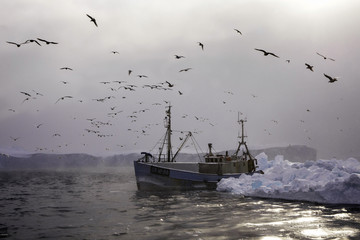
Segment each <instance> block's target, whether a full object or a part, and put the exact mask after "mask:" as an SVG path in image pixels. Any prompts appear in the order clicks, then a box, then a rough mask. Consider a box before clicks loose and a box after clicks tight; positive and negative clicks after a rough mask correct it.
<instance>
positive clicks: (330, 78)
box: [324, 73, 337, 83]
mask: <svg viewBox="0 0 360 240" xmlns="http://www.w3.org/2000/svg"><path fill="white" fill-rule="evenodd" d="M324 76H325V77H326V78H328V79H329V83H333V82H336V81H337V78H335V77H330V76H329V75H326V74H325V73H324Z"/></svg>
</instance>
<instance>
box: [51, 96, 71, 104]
mask: <svg viewBox="0 0 360 240" xmlns="http://www.w3.org/2000/svg"><path fill="white" fill-rule="evenodd" d="M65 98H73V97H72V96H63V97H61V98H59V99H58V100H57V101H56V102H55V103H57V102H58V101H60V100H64V99H65Z"/></svg>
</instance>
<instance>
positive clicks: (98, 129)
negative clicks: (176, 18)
mask: <svg viewBox="0 0 360 240" xmlns="http://www.w3.org/2000/svg"><path fill="white" fill-rule="evenodd" d="M86 16H87V17H88V18H89V19H90V22H91V23H93V24H94V25H95V27H98V22H97V20H96V19H95V18H94V17H92V16H90V15H88V14H86ZM234 30H235V31H236V33H238V34H240V35H241V36H242V35H243V33H242V32H241V31H240V30H238V29H234ZM7 43H8V44H11V45H15V46H16V47H17V48H20V47H21V46H23V45H28V44H36V45H38V46H42V45H41V44H46V45H57V44H59V43H58V42H54V41H48V40H45V39H42V38H36V39H28V40H25V41H23V42H21V43H17V42H14V41H7ZM197 45H198V46H199V47H200V49H201V51H206V49H205V44H204V43H203V42H197ZM254 50H255V51H258V52H261V53H262V54H263V55H264V56H265V57H268V56H272V57H275V58H280V57H279V56H278V55H277V54H275V53H273V52H270V51H267V50H264V49H260V48H254ZM110 53H112V54H114V55H115V54H120V53H119V51H116V50H113V51H110ZM316 54H317V55H319V56H320V57H322V58H323V59H324V60H331V61H335V59H333V58H330V57H327V56H324V55H322V54H320V53H318V52H317V53H316ZM174 58H175V59H176V60H181V59H185V58H186V56H184V55H179V54H174ZM286 61H287V62H288V63H290V60H286ZM305 67H306V69H308V70H310V71H311V72H314V66H313V65H310V64H309V63H305ZM192 69H193V68H192V67H187V68H181V69H179V71H178V72H179V73H182V72H188V71H190V70H192ZM60 70H64V71H74V68H72V67H69V66H64V67H61V68H60ZM127 75H128V76H129V77H131V76H135V77H137V78H139V79H148V78H150V76H148V75H146V74H141V73H139V74H135V75H134V70H132V69H129V70H128V71H127ZM323 75H324V77H326V78H327V79H328V82H329V83H334V82H336V81H337V80H338V79H337V78H335V77H331V76H330V75H328V74H325V73H324V74H323ZM61 83H63V84H64V85H67V84H69V81H61ZM99 84H102V85H104V86H107V87H108V88H107V90H109V91H111V92H112V93H114V94H115V93H116V92H118V91H120V90H124V91H128V92H134V91H137V90H138V89H140V88H143V89H151V90H162V91H173V90H175V89H176V88H175V84H174V83H172V82H170V81H164V82H159V83H153V84H150V83H149V82H144V83H143V84H141V85H139V84H133V83H131V84H129V83H128V81H101V82H99ZM174 92H176V93H177V95H179V96H182V95H183V94H184V91H183V90H181V89H176V90H175V91H174ZM20 93H21V94H23V95H24V96H25V99H24V100H23V101H22V103H25V102H27V101H30V100H32V99H37V98H38V97H43V96H44V94H42V93H40V92H37V91H35V90H32V92H29V91H28V92H26V91H20ZM224 93H226V94H229V95H234V93H233V92H231V91H224ZM251 96H252V97H254V98H256V97H257V95H255V94H251ZM74 98H75V97H74V96H72V95H64V96H60V97H59V98H57V100H56V101H55V102H54V104H56V105H59V104H60V103H61V102H63V101H67V100H71V99H74ZM122 98H123V99H125V98H126V97H125V96H122ZM112 99H116V96H114V95H108V96H103V97H99V98H92V99H88V100H91V101H95V102H100V103H104V102H106V101H110V100H112ZM78 102H80V103H82V102H84V100H82V99H79V100H78ZM110 102H111V101H110ZM221 102H222V103H223V104H226V103H227V102H226V101H224V100H222V101H221ZM111 103H112V102H111ZM137 104H138V105H142V104H143V102H138V103H137ZM164 104H168V102H167V101H163V102H155V103H152V104H151V105H152V106H162V105H164ZM109 109H110V111H109V112H108V113H107V114H106V117H110V118H115V117H117V116H119V115H121V114H124V111H123V110H118V107H117V106H111V107H109ZM9 111H11V112H16V110H14V109H13V108H9ZM147 111H150V109H149V108H142V109H139V110H136V111H133V112H132V113H130V114H128V115H127V116H126V117H127V118H128V119H130V120H131V123H134V122H136V121H137V118H138V117H139V116H140V114H142V113H145V112H147ZM241 114H242V113H241ZM182 117H183V118H188V117H189V115H188V114H183V116H182ZM193 119H194V120H196V121H199V122H206V123H208V124H209V125H211V126H215V125H216V124H214V123H213V122H212V121H211V120H209V119H208V118H206V117H201V116H193ZM86 120H87V121H88V122H89V123H90V124H89V125H88V126H87V127H85V128H84V129H83V130H84V132H85V133H87V134H93V135H94V136H96V137H99V138H104V137H114V136H115V135H114V133H112V132H110V133H108V132H105V131H102V128H104V127H106V126H112V125H113V123H111V121H100V120H97V118H86ZM271 122H273V123H275V124H278V121H277V120H271ZM43 125H45V123H38V124H36V126H35V127H36V128H37V129H39V128H40V127H42V126H43ZM154 125H156V126H158V125H160V123H152V124H146V125H145V126H142V127H135V128H133V127H131V126H127V131H130V132H134V133H137V134H138V135H137V138H140V137H141V136H145V135H148V132H149V130H150V128H151V127H152V126H154ZM265 131H267V132H268V133H269V134H270V132H269V131H268V130H266V129H265ZM195 132H201V131H195ZM83 135H84V134H83ZM51 136H52V137H61V136H62V135H61V134H60V133H58V132H55V133H53V134H52V135H51ZM117 137H119V136H117ZM19 138H20V137H13V136H10V139H11V140H12V141H14V142H15V141H18V140H19ZM182 138H183V137H182V136H180V137H179V139H180V140H181V139H182ZM309 139H310V138H309ZM117 141H118V140H117ZM65 145H66V146H67V144H65ZM83 145H86V144H85V143H84V144H83ZM134 145H136V142H135V143H134ZM117 146H119V147H125V144H118V145H117ZM58 147H61V145H59V146H58ZM109 149H110V147H106V150H109ZM35 150H37V151H46V150H50V147H46V146H43V147H40V146H39V147H37V148H36V149H35ZM52 151H54V149H52ZM55 151H56V150H55Z"/></svg>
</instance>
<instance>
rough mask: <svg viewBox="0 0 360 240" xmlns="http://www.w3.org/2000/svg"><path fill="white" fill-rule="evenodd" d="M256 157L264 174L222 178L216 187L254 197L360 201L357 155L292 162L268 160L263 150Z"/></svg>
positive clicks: (330, 201) (280, 157) (336, 202)
mask: <svg viewBox="0 0 360 240" xmlns="http://www.w3.org/2000/svg"><path fill="white" fill-rule="evenodd" d="M257 159H258V164H259V169H261V170H263V171H264V173H265V174H263V175H262V174H254V175H252V176H250V175H245V174H244V175H241V176H240V177H239V178H236V179H235V178H228V179H223V180H221V181H220V182H219V184H218V187H217V190H218V191H226V192H231V193H234V194H240V195H244V196H252V197H265V198H278V199H287V200H299V201H310V202H317V203H329V204H360V162H359V161H358V160H356V159H354V158H349V159H347V160H337V159H331V160H317V161H307V162H305V163H293V162H290V161H287V160H284V159H283V157H282V156H278V157H276V158H275V159H274V160H272V161H268V157H267V156H266V154H264V153H262V154H259V155H258V156H257Z"/></svg>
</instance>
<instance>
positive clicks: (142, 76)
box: [137, 75, 148, 78]
mask: <svg viewBox="0 0 360 240" xmlns="http://www.w3.org/2000/svg"><path fill="white" fill-rule="evenodd" d="M137 76H138V77H139V78H147V77H148V76H146V75H137Z"/></svg>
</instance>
